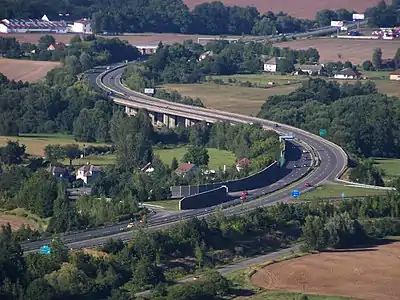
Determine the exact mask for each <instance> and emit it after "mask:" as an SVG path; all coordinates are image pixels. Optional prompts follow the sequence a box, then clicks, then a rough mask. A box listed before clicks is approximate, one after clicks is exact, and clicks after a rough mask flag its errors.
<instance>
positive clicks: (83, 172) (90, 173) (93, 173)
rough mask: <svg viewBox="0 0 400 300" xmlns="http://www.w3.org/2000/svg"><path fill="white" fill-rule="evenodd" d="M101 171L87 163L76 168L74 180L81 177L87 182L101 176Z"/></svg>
mask: <svg viewBox="0 0 400 300" xmlns="http://www.w3.org/2000/svg"><path fill="white" fill-rule="evenodd" d="M101 173H102V172H101V170H100V169H98V168H96V167H95V166H93V165H91V164H89V163H88V164H87V165H84V166H82V167H80V168H79V169H78V172H77V173H76V180H78V179H81V180H82V181H83V182H84V183H86V184H88V183H91V182H92V181H93V180H95V179H96V178H98V177H99V176H101Z"/></svg>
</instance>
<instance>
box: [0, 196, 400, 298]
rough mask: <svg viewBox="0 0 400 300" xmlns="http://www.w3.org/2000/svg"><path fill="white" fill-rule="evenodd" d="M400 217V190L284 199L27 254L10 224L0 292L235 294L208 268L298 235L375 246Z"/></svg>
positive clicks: (1, 252)
mask: <svg viewBox="0 0 400 300" xmlns="http://www.w3.org/2000/svg"><path fill="white" fill-rule="evenodd" d="M399 217H400V196H399V194H398V193H397V194H389V195H388V196H385V197H372V198H368V199H365V200H363V201H360V200H357V199H354V200H349V201H343V202H340V203H319V204H318V203H313V204H305V205H294V204H279V205H276V206H271V207H268V208H260V209H258V210H255V211H253V212H250V213H247V214H244V215H242V216H231V217H226V216H224V215H222V214H218V213H217V214H215V215H213V216H211V217H210V218H208V219H207V220H197V219H193V220H190V221H187V222H182V223H179V224H177V225H174V226H172V227H171V228H170V229H166V230H162V231H152V232H150V231H147V230H144V228H143V227H141V225H138V227H137V228H135V229H134V231H133V236H132V239H131V241H130V242H129V243H126V244H123V242H122V241H121V240H109V241H108V242H107V243H106V244H105V245H104V246H102V247H101V248H100V249H99V250H101V251H103V252H105V255H104V256H102V255H99V253H98V252H96V255H92V254H91V252H88V251H85V252H84V251H68V249H67V248H66V246H65V245H63V243H62V242H61V241H60V240H59V239H57V238H55V239H53V242H52V243H51V245H50V246H51V253H50V254H49V255H41V254H38V253H29V254H28V255H27V256H23V252H22V251H21V247H20V245H19V244H18V242H17V237H18V236H17V235H16V234H15V233H12V232H11V230H10V228H9V227H5V228H3V231H2V233H0V268H1V270H2V272H1V276H0V297H1V299H10V300H11V299H12V300H13V299H32V300H36V299H38V300H39V299H40V300H48V299H49V300H50V299H70V298H71V297H74V298H76V299H110V300H114V299H115V300H117V299H118V300H120V299H127V300H130V299H135V294H136V293H138V292H141V291H144V290H147V289H152V292H151V294H150V295H149V296H150V298H151V299H158V300H164V299H165V300H170V299H171V300H173V299H180V300H189V299H218V298H219V297H221V296H235V295H236V293H237V292H238V291H237V290H236V288H235V286H233V285H232V283H231V282H230V281H228V280H227V279H225V278H223V277H221V275H219V274H218V273H217V272H213V271H204V270H205V269H204V268H212V267H215V265H216V264H221V263H227V262H230V261H232V259H233V258H236V259H237V258H238V257H243V258H244V257H249V256H254V255H257V254H262V253H265V249H277V248H280V247H286V246H288V245H290V244H292V243H294V242H299V241H301V242H303V250H305V251H306V250H324V249H326V248H348V247H355V246H360V245H371V244H374V243H376V242H377V241H376V239H379V238H383V237H385V236H388V235H398V234H400V223H399V222H398V218H399ZM177 261H179V264H178V263H177ZM196 270H203V272H206V273H205V276H204V277H203V278H202V279H199V280H198V281H196V282H194V283H191V284H185V285H181V286H178V285H171V284H173V283H174V281H175V280H177V279H178V278H182V277H183V276H184V275H187V274H190V273H193V272H195V271H196Z"/></svg>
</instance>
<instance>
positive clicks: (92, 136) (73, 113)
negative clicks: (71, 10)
mask: <svg viewBox="0 0 400 300" xmlns="http://www.w3.org/2000/svg"><path fill="white" fill-rule="evenodd" d="M0 39H2V38H0ZM4 40H7V41H11V42H10V43H11V44H13V43H14V42H15V40H14V38H11V39H10V38H4V39H3V41H4ZM53 42H54V38H53V37H52V36H44V37H42V38H41V41H40V42H39V46H38V47H40V48H41V49H46V50H43V51H42V52H44V53H50V54H51V58H50V59H53V58H54V60H59V61H61V62H62V63H63V66H62V67H60V68H56V69H53V70H52V71H50V72H49V73H48V74H47V75H46V77H45V79H44V81H42V82H40V83H36V84H29V83H23V82H14V81H10V80H8V79H7V78H6V77H5V76H4V75H2V74H0V91H1V94H0V106H1V108H2V109H1V112H0V120H1V121H0V134H1V135H18V134H19V133H37V132H39V133H40V132H45V133H55V132H67V133H74V134H75V136H76V139H77V140H79V141H107V140H109V136H108V131H109V120H110V119H111V115H112V112H113V110H114V106H113V103H112V102H111V100H110V99H109V98H108V97H106V96H105V95H103V94H100V93H98V92H95V91H94V90H92V89H91V88H90V86H89V83H88V82H87V81H86V79H85V77H83V78H82V77H81V76H78V75H79V74H82V72H84V71H86V70H89V69H91V68H93V67H94V66H97V65H105V64H111V63H115V62H118V61H122V60H125V59H128V60H134V59H136V58H138V57H139V56H140V53H139V52H138V50H137V49H136V48H134V47H133V46H130V45H129V44H128V43H127V42H123V41H121V40H119V39H111V40H109V39H103V38H94V37H88V38H87V39H85V40H81V38H80V37H79V36H77V37H74V38H72V40H71V43H70V46H69V47H67V48H62V49H56V50H55V51H48V50H47V47H48V45H50V44H52V43H53ZM6 44H7V43H6ZM14 44H15V43H14ZM42 44H43V47H42V46H41V45H42ZM15 45H18V44H15ZM2 51H7V53H9V52H10V53H14V48H8V50H7V49H6V48H4V49H3V50H2ZM42 52H39V53H42ZM15 53H18V52H15ZM50 54H49V55H50ZM46 55H47V54H46ZM40 59H42V58H40ZM79 79H81V80H79Z"/></svg>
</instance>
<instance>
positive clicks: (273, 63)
mask: <svg viewBox="0 0 400 300" xmlns="http://www.w3.org/2000/svg"><path fill="white" fill-rule="evenodd" d="M278 59H279V58H277V57H273V58H271V59H270V60H268V61H266V62H265V63H264V71H265V72H271V73H275V72H276V68H277V66H278Z"/></svg>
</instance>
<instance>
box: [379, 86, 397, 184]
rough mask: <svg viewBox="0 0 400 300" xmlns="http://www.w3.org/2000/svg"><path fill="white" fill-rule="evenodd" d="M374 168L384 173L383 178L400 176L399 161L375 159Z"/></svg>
mask: <svg viewBox="0 0 400 300" xmlns="http://www.w3.org/2000/svg"><path fill="white" fill-rule="evenodd" d="M399 88H400V86H399ZM375 166H376V167H378V168H380V169H382V170H383V171H384V172H385V177H389V178H393V177H397V176H400V159H389V158H375Z"/></svg>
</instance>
